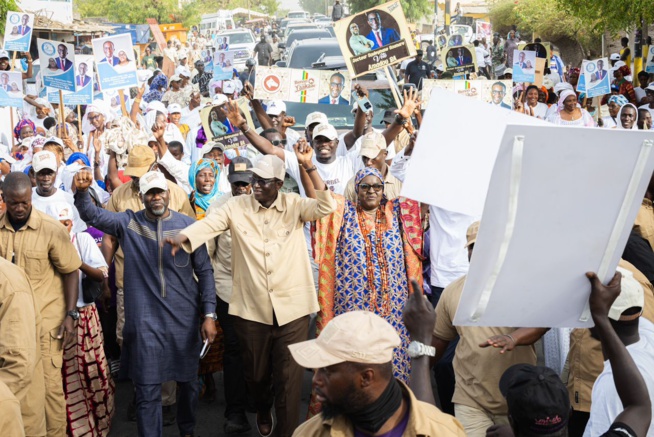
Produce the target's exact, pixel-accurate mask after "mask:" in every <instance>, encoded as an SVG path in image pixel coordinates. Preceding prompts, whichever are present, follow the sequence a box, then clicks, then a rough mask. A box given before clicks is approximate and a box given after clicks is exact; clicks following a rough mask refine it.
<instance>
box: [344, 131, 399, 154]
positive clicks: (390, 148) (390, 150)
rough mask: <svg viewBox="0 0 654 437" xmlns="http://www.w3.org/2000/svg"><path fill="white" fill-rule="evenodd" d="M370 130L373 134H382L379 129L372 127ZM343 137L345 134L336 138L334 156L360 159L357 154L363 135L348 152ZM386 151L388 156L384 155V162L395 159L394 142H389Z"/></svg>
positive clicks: (359, 150)
mask: <svg viewBox="0 0 654 437" xmlns="http://www.w3.org/2000/svg"><path fill="white" fill-rule="evenodd" d="M372 130H373V132H377V133H378V134H381V133H382V132H384V131H383V130H381V129H375V128H374V127H373V128H372ZM345 135H347V132H346V133H344V134H342V135H341V136H339V137H338V148H337V149H336V156H346V155H354V156H355V157H357V158H359V159H361V157H360V156H359V152H361V143H362V142H363V135H361V136H360V137H359V138H357V140H356V141H355V142H354V144H353V145H352V147H351V148H350V149H349V150H348V148H347V145H346V144H345ZM386 149H387V150H388V155H386V160H389V159H393V158H395V154H396V153H395V142H394V141H391V144H389V145H388V146H387V147H386Z"/></svg>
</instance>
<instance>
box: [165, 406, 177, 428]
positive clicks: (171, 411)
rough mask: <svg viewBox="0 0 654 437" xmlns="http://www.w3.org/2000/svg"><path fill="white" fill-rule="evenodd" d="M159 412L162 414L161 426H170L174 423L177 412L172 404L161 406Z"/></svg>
mask: <svg viewBox="0 0 654 437" xmlns="http://www.w3.org/2000/svg"><path fill="white" fill-rule="evenodd" d="M161 413H162V415H163V426H170V425H172V424H174V423H175V420H176V417H177V414H176V413H175V408H173V406H172V405H168V406H166V407H161Z"/></svg>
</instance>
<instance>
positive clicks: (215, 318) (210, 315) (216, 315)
mask: <svg viewBox="0 0 654 437" xmlns="http://www.w3.org/2000/svg"><path fill="white" fill-rule="evenodd" d="M207 317H211V318H212V319H213V321H214V322H215V321H216V320H218V314H216V313H207V314H205V315H204V318H205V319H206V318H207Z"/></svg>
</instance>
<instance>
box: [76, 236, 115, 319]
mask: <svg viewBox="0 0 654 437" xmlns="http://www.w3.org/2000/svg"><path fill="white" fill-rule="evenodd" d="M72 243H73V246H75V249H76V250H77V253H78V254H79V257H80V258H81V260H82V262H83V263H84V264H87V265H89V266H91V267H93V268H96V269H100V268H108V267H107V263H106V262H105V260H104V256H102V252H101V251H100V248H99V247H98V245H97V244H96V243H95V240H94V239H93V237H92V236H91V235H90V234H87V233H86V232H79V233H77V234H75V235H73V238H72ZM79 274H80V278H79V295H78V297H77V308H82V307H85V306H88V305H91V304H90V303H85V302H84V294H83V291H82V277H83V276H84V273H82V272H81V270H80V272H79Z"/></svg>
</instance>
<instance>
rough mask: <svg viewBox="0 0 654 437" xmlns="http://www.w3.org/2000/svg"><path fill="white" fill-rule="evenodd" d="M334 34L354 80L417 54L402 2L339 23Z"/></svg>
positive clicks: (392, 2)
mask: <svg viewBox="0 0 654 437" xmlns="http://www.w3.org/2000/svg"><path fill="white" fill-rule="evenodd" d="M334 31H335V33H336V39H337V40H338V45H339V46H340V48H341V51H342V52H343V57H344V58H345V64H346V65H347V69H348V71H349V72H350V74H351V76H352V77H358V76H361V75H363V74H365V73H368V72H370V71H375V70H379V69H381V68H384V67H387V66H390V65H394V64H397V63H398V62H401V61H402V60H404V59H406V58H410V57H413V56H415V55H416V47H415V45H414V44H413V43H412V39H411V33H410V31H409V27H408V26H407V23H406V18H405V17H404V11H403V10H402V5H401V4H400V1H399V0H394V1H391V2H388V3H385V4H383V5H380V6H378V7H376V8H372V9H368V10H366V11H363V12H360V13H358V14H354V15H350V16H349V17H346V18H343V19H341V20H338V21H337V22H336V24H335V25H334Z"/></svg>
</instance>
